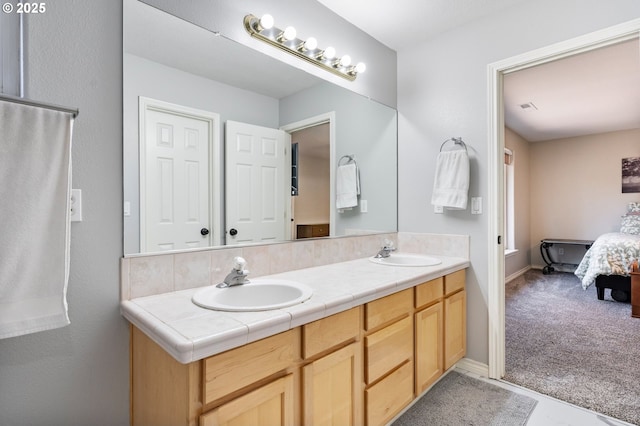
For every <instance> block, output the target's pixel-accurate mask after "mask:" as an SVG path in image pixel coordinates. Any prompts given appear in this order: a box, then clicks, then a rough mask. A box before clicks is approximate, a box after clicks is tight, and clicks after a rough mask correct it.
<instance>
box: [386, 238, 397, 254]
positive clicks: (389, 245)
mask: <svg viewBox="0 0 640 426" xmlns="http://www.w3.org/2000/svg"><path fill="white" fill-rule="evenodd" d="M393 245H394V244H393V241H391V240H390V239H388V238H385V239H384V242H383V248H384V249H385V250H391V251H394V250H395V248H394V247H393Z"/></svg>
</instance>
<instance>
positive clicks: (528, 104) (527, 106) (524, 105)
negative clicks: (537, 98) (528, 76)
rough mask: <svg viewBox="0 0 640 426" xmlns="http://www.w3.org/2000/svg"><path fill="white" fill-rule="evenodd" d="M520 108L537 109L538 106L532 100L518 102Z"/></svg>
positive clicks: (525, 109)
mask: <svg viewBox="0 0 640 426" xmlns="http://www.w3.org/2000/svg"><path fill="white" fill-rule="evenodd" d="M520 108H522V110H524V111H537V110H538V107H537V106H535V105H534V104H533V102H527V103H526V104H520Z"/></svg>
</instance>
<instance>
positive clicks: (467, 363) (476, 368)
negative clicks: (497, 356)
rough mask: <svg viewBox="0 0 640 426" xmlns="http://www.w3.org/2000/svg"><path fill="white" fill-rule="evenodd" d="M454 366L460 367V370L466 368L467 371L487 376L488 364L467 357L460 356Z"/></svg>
mask: <svg viewBox="0 0 640 426" xmlns="http://www.w3.org/2000/svg"><path fill="white" fill-rule="evenodd" d="M455 368H460V369H461V370H466V371H468V372H469V373H474V374H477V375H479V376H482V377H489V365H487V364H483V363H481V362H478V361H474V360H472V359H469V358H462V359H461V360H460V361H458V362H457V363H456V365H455Z"/></svg>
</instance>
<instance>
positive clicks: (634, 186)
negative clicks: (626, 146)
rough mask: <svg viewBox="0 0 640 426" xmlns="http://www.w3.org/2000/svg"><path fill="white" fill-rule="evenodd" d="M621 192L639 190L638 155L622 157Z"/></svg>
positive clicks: (639, 159) (639, 158)
mask: <svg viewBox="0 0 640 426" xmlns="http://www.w3.org/2000/svg"><path fill="white" fill-rule="evenodd" d="M622 192H623V193H625V192H640V157H631V158H623V159H622Z"/></svg>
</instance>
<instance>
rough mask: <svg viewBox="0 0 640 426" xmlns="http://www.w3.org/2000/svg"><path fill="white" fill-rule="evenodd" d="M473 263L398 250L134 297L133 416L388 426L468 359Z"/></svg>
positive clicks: (129, 306)
mask: <svg viewBox="0 0 640 426" xmlns="http://www.w3.org/2000/svg"><path fill="white" fill-rule="evenodd" d="M125 260H127V259H125ZM129 260H131V259H129ZM426 260H428V262H426ZM425 262H426V263H425ZM418 265H419V266H418ZM424 265H428V266H424ZM230 266H231V265H230ZM248 266H249V267H250V266H251V261H250V262H249V265H248ZM468 266H469V261H468V258H465V257H457V256H445V255H432V256H422V255H414V254H410V253H408V252H404V253H403V252H402V251H399V252H397V253H391V255H390V256H389V257H388V258H384V259H374V258H372V257H365V258H357V259H353V260H348V261H344V262H337V263H330V264H325V265H320V266H313V267H308V268H304V269H298V270H293V271H287V272H280V273H275V274H270V275H266V276H261V277H252V276H249V277H248V278H249V282H248V283H246V284H242V285H236V286H230V287H226V286H218V287H216V286H213V285H210V286H205V287H197V288H188V289H184V290H178V291H169V292H164V293H159V294H152V295H148V296H142V297H132V298H129V299H127V298H124V300H123V301H122V303H121V312H122V314H123V316H124V317H125V318H127V319H128V320H129V321H130V323H131V324H132V325H131V382H132V385H131V418H132V424H134V425H138V424H140V425H144V424H153V425H161V424H167V425H223V424H228V425H234V424H237V425H243V424H263V423H265V422H266V424H283V425H301V424H303V425H318V424H341V425H360V424H367V425H382V424H385V423H387V422H389V421H390V420H391V419H393V417H394V416H396V415H397V414H398V413H399V412H401V411H402V410H403V409H404V408H405V407H406V406H407V405H409V404H410V403H411V402H412V401H413V400H414V399H415V398H417V397H418V396H420V395H421V394H422V393H423V392H424V391H425V390H427V389H428V388H429V387H430V386H431V385H432V384H433V383H435V381H436V380H437V379H438V378H439V377H440V376H441V375H442V374H444V372H445V371H446V370H448V369H449V368H451V367H452V366H453V365H454V364H455V363H456V362H457V361H458V360H460V359H461V358H462V357H463V356H464V355H465V350H466V291H465V269H466V268H467V267H468ZM127 267H128V266H127ZM225 287H226V288H225ZM260 292H262V293H260ZM253 293H255V294H253ZM205 306H206V307H205Z"/></svg>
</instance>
